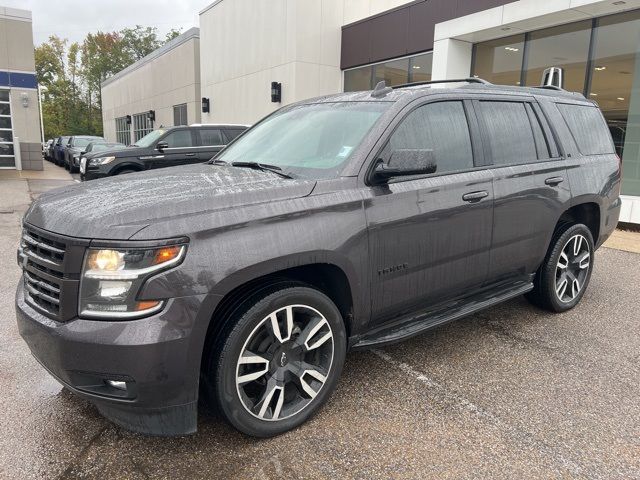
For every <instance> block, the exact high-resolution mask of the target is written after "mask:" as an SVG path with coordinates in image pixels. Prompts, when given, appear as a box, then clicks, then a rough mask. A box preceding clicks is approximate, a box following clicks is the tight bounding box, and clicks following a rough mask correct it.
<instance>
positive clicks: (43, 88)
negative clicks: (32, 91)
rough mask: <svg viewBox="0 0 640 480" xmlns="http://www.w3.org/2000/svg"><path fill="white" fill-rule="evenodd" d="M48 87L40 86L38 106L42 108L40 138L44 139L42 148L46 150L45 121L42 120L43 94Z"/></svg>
mask: <svg viewBox="0 0 640 480" xmlns="http://www.w3.org/2000/svg"><path fill="white" fill-rule="evenodd" d="M47 90H48V88H47V87H43V86H41V85H40V84H38V106H39V107H40V136H41V137H42V147H43V148H44V119H43V118H42V92H46V91H47Z"/></svg>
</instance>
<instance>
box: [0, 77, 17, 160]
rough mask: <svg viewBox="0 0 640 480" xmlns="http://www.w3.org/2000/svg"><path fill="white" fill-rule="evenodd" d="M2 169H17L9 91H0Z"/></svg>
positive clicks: (0, 151) (0, 154)
mask: <svg viewBox="0 0 640 480" xmlns="http://www.w3.org/2000/svg"><path fill="white" fill-rule="evenodd" d="M0 168H16V157H15V152H14V151H13V122H12V121H11V103H10V102H9V90H6V89H0Z"/></svg>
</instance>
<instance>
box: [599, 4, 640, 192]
mask: <svg viewBox="0 0 640 480" xmlns="http://www.w3.org/2000/svg"><path fill="white" fill-rule="evenodd" d="M590 73H591V88H590V92H589V93H590V96H591V98H592V99H594V100H595V101H597V102H598V105H599V106H600V108H601V109H602V112H603V113H604V116H605V118H606V120H607V123H608V124H609V130H610V131H611V134H612V136H613V141H614V143H615V145H616V151H617V152H618V155H621V156H622V159H623V170H622V171H623V179H622V193H623V194H626V195H640V12H638V11H636V12H630V13H623V14H619V15H612V16H609V17H604V18H601V19H599V20H598V26H597V28H596V35H595V44H594V48H593V62H592V70H591V72H590Z"/></svg>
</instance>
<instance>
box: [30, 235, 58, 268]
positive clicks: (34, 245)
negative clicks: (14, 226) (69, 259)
mask: <svg viewBox="0 0 640 480" xmlns="http://www.w3.org/2000/svg"><path fill="white" fill-rule="evenodd" d="M22 242H23V247H22V248H28V249H29V251H31V252H32V254H33V255H37V256H39V257H41V258H45V259H47V260H50V261H52V262H55V263H56V264H58V265H60V266H62V262H63V261H64V253H65V248H66V245H65V244H64V243H60V242H58V241H55V240H52V239H49V238H46V237H45V236H43V235H39V234H37V233H35V232H33V231H29V230H23V232H22Z"/></svg>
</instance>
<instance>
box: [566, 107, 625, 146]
mask: <svg viewBox="0 0 640 480" xmlns="http://www.w3.org/2000/svg"><path fill="white" fill-rule="evenodd" d="M557 105H558V110H560V113H561V114H562V116H563V117H564V120H565V122H567V125H568V127H569V130H571V134H572V135H573V138H574V140H575V141H576V143H577V145H578V149H579V150H580V153H582V154H583V155H602V154H607V153H614V152H615V149H614V146H613V143H612V141H611V135H610V134H609V129H608V128H607V125H606V123H605V122H604V119H603V118H602V114H601V113H600V110H598V108H596V107H589V106H585V105H569V104H566V103H559V104H557Z"/></svg>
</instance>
